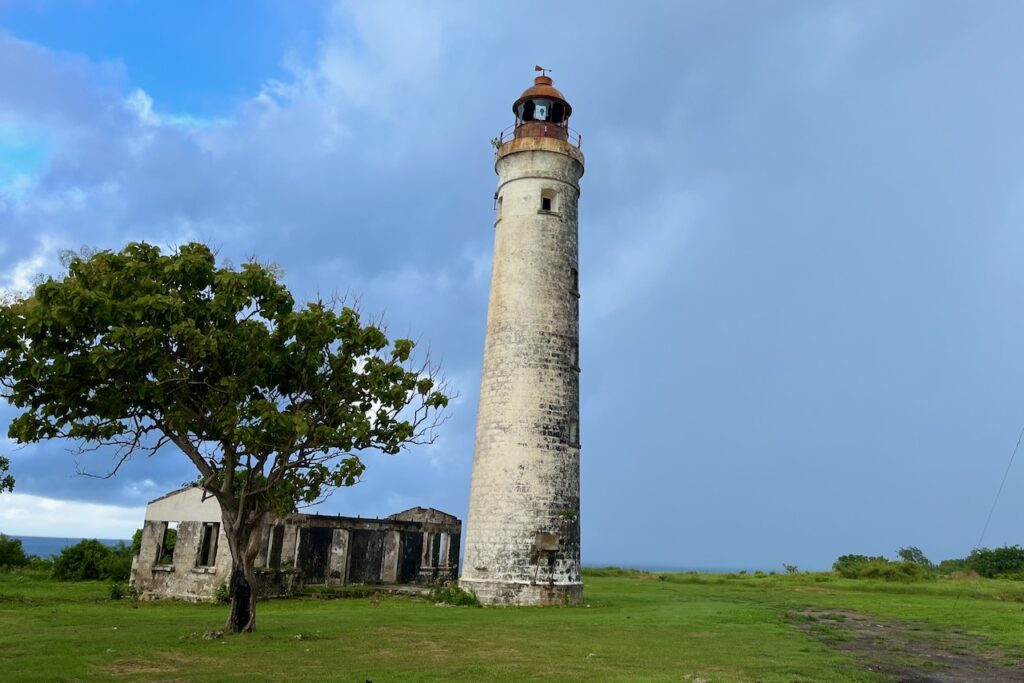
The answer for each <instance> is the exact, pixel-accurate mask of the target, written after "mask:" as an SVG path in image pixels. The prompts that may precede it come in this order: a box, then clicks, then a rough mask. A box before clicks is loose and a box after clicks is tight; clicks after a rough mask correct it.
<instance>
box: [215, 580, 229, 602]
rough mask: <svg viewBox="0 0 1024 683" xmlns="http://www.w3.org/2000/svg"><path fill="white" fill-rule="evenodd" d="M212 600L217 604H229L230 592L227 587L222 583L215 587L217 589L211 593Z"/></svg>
mask: <svg viewBox="0 0 1024 683" xmlns="http://www.w3.org/2000/svg"><path fill="white" fill-rule="evenodd" d="M213 598H214V600H216V601H217V602H231V591H229V590H228V585H227V584H226V583H222V584H221V585H219V586H217V589H216V590H215V591H213Z"/></svg>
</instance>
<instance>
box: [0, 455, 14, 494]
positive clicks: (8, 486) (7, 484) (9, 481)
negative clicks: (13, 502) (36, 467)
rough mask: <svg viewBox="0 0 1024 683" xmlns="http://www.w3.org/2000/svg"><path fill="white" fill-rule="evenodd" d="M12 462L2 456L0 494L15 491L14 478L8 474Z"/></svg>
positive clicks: (0, 458)
mask: <svg viewBox="0 0 1024 683" xmlns="http://www.w3.org/2000/svg"><path fill="white" fill-rule="evenodd" d="M10 466H11V461H10V460H8V459H7V458H5V457H3V456H2V455H0V493H3V492H4V491H13V490H14V477H12V476H11V475H9V474H7V470H8V468H10Z"/></svg>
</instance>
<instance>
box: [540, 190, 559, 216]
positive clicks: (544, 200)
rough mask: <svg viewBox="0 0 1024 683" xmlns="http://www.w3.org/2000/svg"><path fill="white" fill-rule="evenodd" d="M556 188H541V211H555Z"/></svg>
mask: <svg viewBox="0 0 1024 683" xmlns="http://www.w3.org/2000/svg"><path fill="white" fill-rule="evenodd" d="M556 194H557V193H556V192H555V191H554V190H541V193H540V210H541V211H551V212H553V211H555V196H556Z"/></svg>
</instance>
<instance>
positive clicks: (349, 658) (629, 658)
mask: <svg viewBox="0 0 1024 683" xmlns="http://www.w3.org/2000/svg"><path fill="white" fill-rule="evenodd" d="M585 585H586V605H587V606H585V607H579V608H523V609H511V608H510V609H496V608H492V609H479V608H470V607H445V606H436V605H433V604H431V603H430V602H429V601H427V600H424V599H419V598H410V597H392V596H376V597H359V598H347V599H335V600H322V599H319V600H317V599H312V598H294V599H287V600H272V601H267V602H263V603H260V606H259V611H258V619H259V621H258V631H257V632H256V633H254V634H249V635H244V636H226V637H221V638H214V639H210V640H207V639H204V637H203V636H204V634H205V633H207V632H210V631H215V630H217V629H220V628H221V626H222V624H223V621H224V619H225V617H226V607H225V606H223V605H212V604H187V603H178V602H147V603H138V602H133V601H131V600H119V601H114V600H110V599H109V589H108V586H107V585H106V584H101V583H61V582H57V581H53V580H51V579H48V578H46V577H43V576H39V575H31V574H18V573H7V574H4V573H0V679H3V680H19V681H20V680H26V681H28V680H40V681H55V680H69V679H70V680H82V681H93V680H111V679H115V680H117V679H121V680H154V681H160V680H163V681H171V680H175V681H178V680H188V681H193V680H194V681H223V680H250V681H269V680H308V681H319V680H339V681H359V682H360V683H362V682H363V681H367V680H369V681H373V682H374V683H382V682H384V681H417V680H444V681H449V680H466V681H504V680H512V681H519V680H544V681H556V680H623V681H686V680H689V681H702V680H703V681H876V680H886V679H887V677H886V676H885V675H884V674H883V673H880V672H879V668H878V661H876V660H878V659H884V658H887V657H888V658H889V659H891V660H892V662H891V663H895V665H899V666H908V667H911V668H913V669H914V670H927V671H931V672H933V673H936V674H937V675H940V676H941V675H942V673H943V671H944V670H946V669H949V667H950V664H949V662H947V661H945V660H942V659H941V657H939V658H934V657H931V655H928V656H924V657H923V658H922V656H920V655H919V653H918V656H915V655H914V654H913V653H910V652H907V651H903V650H900V649H899V648H897V649H896V650H889V649H887V648H886V634H887V633H899V634H901V636H900V637H901V638H909V639H910V640H911V641H914V642H919V643H926V644H928V645H929V647H930V648H931V650H929V652H936V651H938V650H942V649H945V650H950V651H951V652H952V654H953V655H954V656H962V657H974V658H975V659H978V660H980V661H981V662H982V663H983V664H987V663H989V662H991V663H993V665H994V666H1008V667H1017V666H1019V663H1020V661H1021V658H1022V656H1024V638H1022V636H1024V611H1022V608H1024V585H1022V584H1020V583H1015V582H1009V581H989V580H985V581H954V580H948V579H940V580H936V581H928V582H920V583H912V584H888V583H880V582H871V581H864V580H845V579H838V578H835V577H833V576H831V575H825V574H799V575H784V576H768V577H763V578H755V577H752V576H738V575H713V574H661V575H655V574H646V573H640V572H630V571H624V570H590V571H588V572H587V573H586V574H585ZM846 615H853V616H851V617H850V620H849V621H850V622H852V621H857V620H858V619H861V616H859V615H867V617H864V618H863V619H861V621H859V622H858V623H862V624H867V625H868V626H869V627H870V628H875V627H877V628H878V629H889V631H879V632H878V633H881V635H879V634H878V633H875V634H874V635H871V636H870V638H868V640H870V641H872V642H873V643H874V649H873V651H872V652H873V653H869V654H867V655H865V654H864V653H863V652H858V651H856V648H853V649H852V650H851V647H850V646H851V645H852V644H856V642H859V641H858V640H857V639H863V634H859V635H858V634H857V633H854V632H853V631H850V630H848V629H845V623H847V622H848V620H847V616H846ZM876 622H877V623H876ZM869 644H870V643H869ZM932 646H934V647H932ZM882 670H883V671H885V670H886V669H885V668H884V667H883V668H882ZM890 671H891V670H890ZM949 671H951V672H954V673H955V669H949ZM1006 671H1010V672H1014V671H1020V670H1019V669H1017V668H1008V669H1006ZM951 675H952V674H951ZM955 679H956V678H955V677H954V678H952V679H950V680H955ZM910 680H913V678H910ZM934 680H943V679H942V678H941V677H940V678H938V679H934ZM981 680H1014V679H1013V678H1006V679H1002V678H991V679H981Z"/></svg>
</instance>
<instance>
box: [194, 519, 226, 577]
mask: <svg viewBox="0 0 1024 683" xmlns="http://www.w3.org/2000/svg"><path fill="white" fill-rule="evenodd" d="M218 536H220V524H218V523H217V522H205V523H204V524H203V534H202V536H201V537H200V542H199V557H198V558H196V566H199V567H212V566H214V565H215V564H217V537H218Z"/></svg>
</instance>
